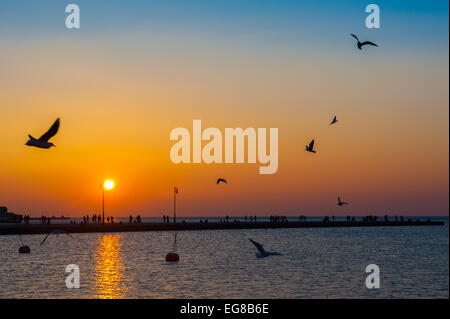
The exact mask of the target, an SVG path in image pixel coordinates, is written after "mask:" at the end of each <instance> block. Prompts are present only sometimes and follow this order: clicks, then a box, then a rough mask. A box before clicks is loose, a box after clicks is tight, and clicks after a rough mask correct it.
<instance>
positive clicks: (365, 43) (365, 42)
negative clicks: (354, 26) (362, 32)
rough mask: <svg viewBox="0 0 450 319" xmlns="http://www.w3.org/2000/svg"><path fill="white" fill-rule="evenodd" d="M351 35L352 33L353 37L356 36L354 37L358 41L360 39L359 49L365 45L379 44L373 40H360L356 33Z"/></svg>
mask: <svg viewBox="0 0 450 319" xmlns="http://www.w3.org/2000/svg"><path fill="white" fill-rule="evenodd" d="M350 35H351V36H352V37H354V38H355V39H356V41H358V43H357V44H356V45H357V46H358V49H360V50H361V48H362V47H363V46H364V45H373V46H375V47H377V46H378V45H377V44H375V43H373V42H370V41H364V42H360V41H359V39H358V37H357V36H356V35H354V34H353V33H351V34H350Z"/></svg>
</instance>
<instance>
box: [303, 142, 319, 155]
mask: <svg viewBox="0 0 450 319" xmlns="http://www.w3.org/2000/svg"><path fill="white" fill-rule="evenodd" d="M305 150H307V151H308V152H311V153H315V152H316V151H315V150H314V140H312V141H311V143H309V145H306V148H305Z"/></svg>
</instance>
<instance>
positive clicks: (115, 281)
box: [95, 235, 128, 299]
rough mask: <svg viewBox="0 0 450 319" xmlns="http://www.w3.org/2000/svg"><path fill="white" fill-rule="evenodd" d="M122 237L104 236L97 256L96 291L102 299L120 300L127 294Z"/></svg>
mask: <svg viewBox="0 0 450 319" xmlns="http://www.w3.org/2000/svg"><path fill="white" fill-rule="evenodd" d="M121 238H122V236H121V235H103V236H102V238H101V241H100V243H99V246H98V248H97V252H96V254H95V263H96V266H95V290H96V296H97V297H98V298H100V299H120V298H123V297H124V296H125V295H126V293H127V290H128V289H127V287H126V285H125V283H124V276H123V273H122V272H123V269H124V266H123V263H122V256H121V248H122V244H121Z"/></svg>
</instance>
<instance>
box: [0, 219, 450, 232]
mask: <svg viewBox="0 0 450 319" xmlns="http://www.w3.org/2000/svg"><path fill="white" fill-rule="evenodd" d="M442 225H445V222H443V221H436V220H427V221H423V220H420V221H419V220H410V221H408V220H406V221H329V222H324V221H297V222H292V221H289V222H185V223H142V224H136V223H131V224H130V223H122V224H120V223H116V224H50V225H47V224H28V225H27V224H0V235H25V234H47V233H49V232H50V231H52V230H55V229H60V230H64V231H66V232H68V233H110V232H136V231H184V230H227V229H274V228H314V227H383V226H384V227H392V226H397V227H398V226H442Z"/></svg>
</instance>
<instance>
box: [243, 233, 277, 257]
mask: <svg viewBox="0 0 450 319" xmlns="http://www.w3.org/2000/svg"><path fill="white" fill-rule="evenodd" d="M248 240H250V241H251V242H252V244H253V245H255V247H256V249H258V251H259V253H256V257H258V258H264V257H267V256H271V255H281V254H280V253H277V252H270V251H266V250H265V249H264V247H263V245H261V244H260V243H258V242H256V241H254V240H252V239H251V238H249V239H248Z"/></svg>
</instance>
